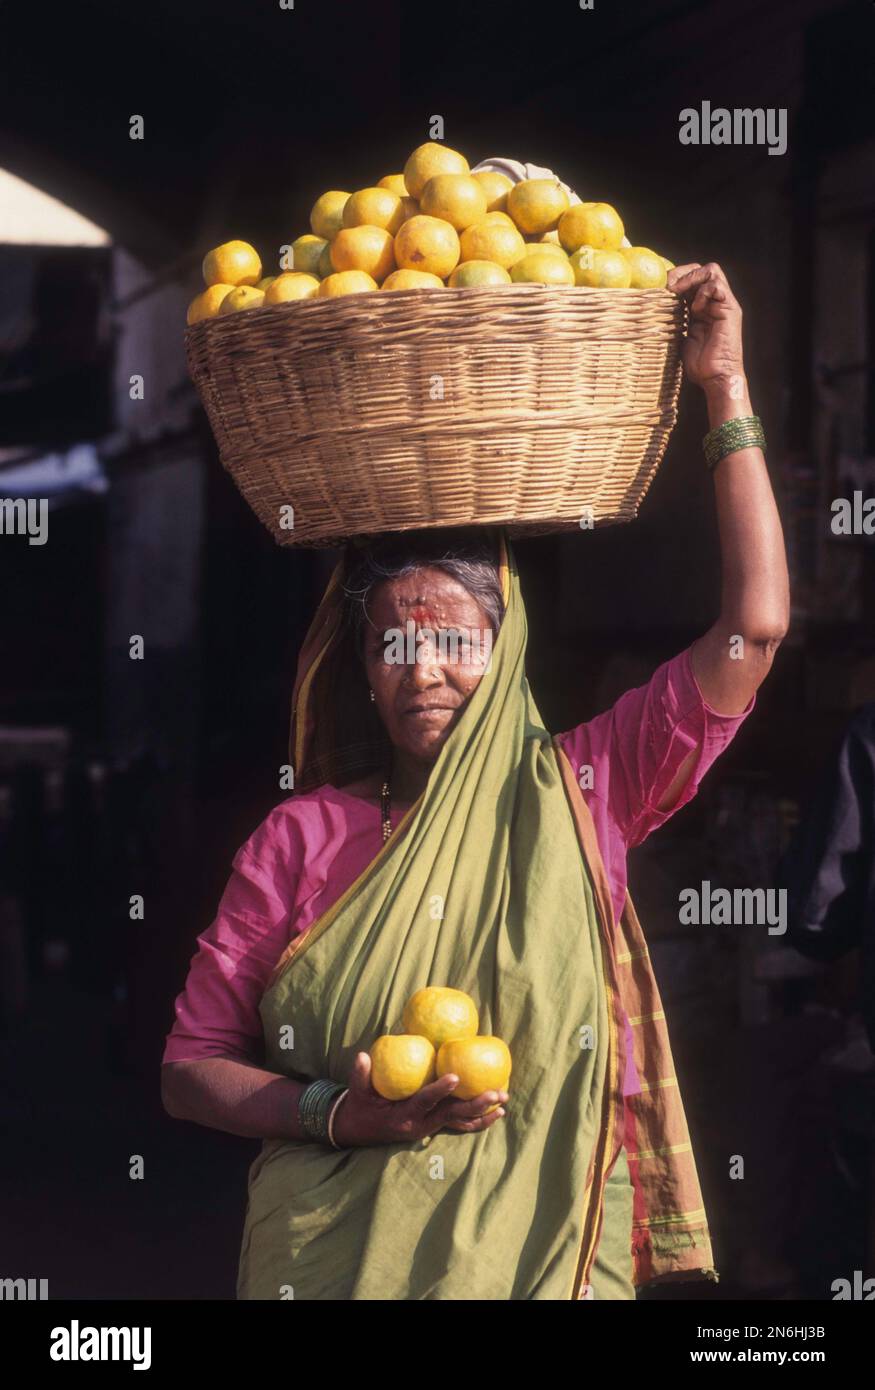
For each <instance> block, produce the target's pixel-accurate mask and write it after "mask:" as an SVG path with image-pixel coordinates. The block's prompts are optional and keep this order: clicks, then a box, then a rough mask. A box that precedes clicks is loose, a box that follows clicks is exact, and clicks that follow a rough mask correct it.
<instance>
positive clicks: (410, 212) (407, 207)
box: [401, 194, 419, 224]
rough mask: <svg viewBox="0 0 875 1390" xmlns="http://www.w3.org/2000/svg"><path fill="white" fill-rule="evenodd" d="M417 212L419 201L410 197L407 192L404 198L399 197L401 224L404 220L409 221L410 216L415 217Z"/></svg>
mask: <svg viewBox="0 0 875 1390" xmlns="http://www.w3.org/2000/svg"><path fill="white" fill-rule="evenodd" d="M418 212H419V203H418V202H417V201H416V199H415V198H411V197H410V195H409V194H407V196H406V197H404V198H402V199H401V222H402V224H403V223H405V222H407V221H409V220H410V218H411V217H415V216H416V214H417V213H418Z"/></svg>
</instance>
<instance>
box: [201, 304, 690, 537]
mask: <svg viewBox="0 0 875 1390" xmlns="http://www.w3.org/2000/svg"><path fill="white" fill-rule="evenodd" d="M684 313H685V310H684V306H683V304H682V302H681V301H680V300H679V299H678V298H677V297H676V296H675V295H673V294H670V293H669V292H668V291H667V290H596V289H584V288H576V287H575V288H565V287H563V288H559V289H556V288H548V287H545V286H540V285H528V284H525V285H512V286H498V287H489V288H483V289H464V290H462V289H460V290H444V291H441V290H405V291H392V292H387V293H379V292H378V293H370V294H360V295H350V296H348V297H345V298H343V299H333V300H332V299H324V300H323V299H315V300H304V301H298V302H295V303H291V304H284V305H277V306H274V307H271V308H266V309H250V310H247V311H246V312H244V313H237V314H229V315H226V316H220V317H218V318H214V319H208V320H206V321H204V322H201V323H198V324H195V325H193V326H192V327H190V328H188V329H187V330H186V351H187V355H188V363H189V370H190V372H191V375H192V378H193V380H194V382H195V385H196V386H197V389H198V392H199V394H200V397H201V400H202V401H203V404H204V406H205V408H206V411H207V414H208V416H209V419H210V424H211V425H212V429H213V433H214V435H215V438H216V442H217V444H218V446H219V452H220V455H221V459H222V462H223V464H224V465H225V467H226V468H227V469H228V471H229V472H230V473H231V475H232V476H233V478H234V481H235V482H236V484H237V486H238V487H239V489H240V491H241V492H242V494H243V496H244V497H245V499H246V501H247V502H248V503H249V505H250V507H252V509H253V511H254V512H255V513H256V514H257V515H258V517H259V518H260V519H261V520H262V521H263V522H264V524H265V526H267V528H268V530H269V531H271V533H272V534H273V536H274V537H275V539H276V540H277V541H278V542H279V543H280V544H281V545H311V546H335V545H340V544H342V543H343V541H344V540H346V539H347V538H348V537H350V536H353V535H357V536H361V535H369V534H374V533H379V532H383V531H404V530H411V529H421V528H423V527H434V526H462V525H478V524H479V525H490V526H495V525H506V526H507V527H508V530H509V532H510V534H511V535H515V536H519V535H527V534H528V535H534V534H543V533H545V532H549V531H562V530H575V529H578V528H579V527H580V526H581V518H582V517H588V516H589V515H591V516H592V518H593V520H594V521H595V522H596V523H599V524H606V523H609V522H620V521H630V520H632V518H633V517H634V516H635V515H636V513H637V511H638V507H639V505H640V503H641V499H642V498H643V497H644V494H645V493H646V491H647V489H648V487H649V485H650V482H651V480H652V478H653V475H654V473H655V471H656V468H657V466H658V464H659V461H660V459H661V458H662V455H663V453H664V451H665V446H666V443H667V440H668V436H669V433H670V431H671V429H672V426H673V425H674V423H675V419H676V416H677V396H678V389H679V385H680V373H681V367H680V348H681V340H682V332H683V326H684ZM289 506H291V508H293V525H291V526H290V524H289V523H290V519H291V518H292V513H291V512H290V511H289ZM283 509H285V510H283Z"/></svg>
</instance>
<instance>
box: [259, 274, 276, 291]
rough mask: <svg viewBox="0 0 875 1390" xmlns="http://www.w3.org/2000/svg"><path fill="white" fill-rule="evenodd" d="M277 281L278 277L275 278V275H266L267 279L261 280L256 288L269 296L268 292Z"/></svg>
mask: <svg viewBox="0 0 875 1390" xmlns="http://www.w3.org/2000/svg"><path fill="white" fill-rule="evenodd" d="M275 279H276V276H275V275H266V276H265V278H264V279H263V280H259V282H258V284H257V285H256V286H255V288H256V289H257V290H264V292H265V294H267V292H268V290H269V289H270V287H271V285H272V284H273V282H274V280H275Z"/></svg>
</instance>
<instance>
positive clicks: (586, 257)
mask: <svg viewBox="0 0 875 1390" xmlns="http://www.w3.org/2000/svg"><path fill="white" fill-rule="evenodd" d="M571 265H572V267H573V269H574V283H575V284H576V285H591V286H593V288H595V289H600V290H626V289H628V288H629V285H630V283H631V280H632V271H631V268H630V266H629V262H628V261H627V260H626V257H625V256H624V255H623V254H622V253H621V252H620V251H596V250H594V249H593V247H592V246H581V247H580V249H579V250H578V251H575V253H574V255H573V256H572V257H571Z"/></svg>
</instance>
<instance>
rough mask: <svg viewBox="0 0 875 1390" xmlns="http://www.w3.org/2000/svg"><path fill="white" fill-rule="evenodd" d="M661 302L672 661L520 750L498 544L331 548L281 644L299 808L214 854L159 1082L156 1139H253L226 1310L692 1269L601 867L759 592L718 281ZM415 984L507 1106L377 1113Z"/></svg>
mask: <svg viewBox="0 0 875 1390" xmlns="http://www.w3.org/2000/svg"><path fill="white" fill-rule="evenodd" d="M669 287H670V288H671V289H672V290H673V291H674V292H675V293H678V294H680V295H683V296H684V297H685V298H686V299H687V300H688V301H689V303H690V316H691V317H690V330H689V335H688V337H687V340H686V344H685V354H684V360H685V367H686V373H687V376H688V377H689V378H690V379H691V380H692V381H693V382H695V383H697V384H698V385H699V386H700V387H701V388H702V389H703V390H704V392H705V395H706V398H707V404H708V411H709V415H710V422H711V434H710V435H709V437H708V440H707V441H706V445H707V450H706V452H707V454H708V456H709V462H711V463H712V464H714V482H715V490H716V502H717V510H718V515H719V523H720V538H721V548H722V559H723V598H722V607H721V612H720V616H719V618H718V619H717V621H716V622H715V623H714V625H713V626H712V627H711V628H710V629H709V630H708V631H707V632H706V633H705V635H704V636H703V637H701V638H700V639H699V640H698V641H696V642H695V643H694V644H693V646H692V647H691V648H690V649H689V650H687V651H684V652H682V653H681V654H680V655H678V656H676V657H675V658H674V659H673V660H671V661H668V662H667V663H665V665H663V666H661V667H660V668H659V669H658V670H657V671H656V672H655V674H654V675H653V677H652V679H651V680H650V682H649V684H648V685H646V686H644V687H642V688H641V689H637V690H631V691H629V692H628V693H627V694H626V695H624V696H623V697H622V699H620V700H619V701H618V703H617V704H616V705H615V706H614V708H613V709H611V710H609V711H608V712H607V713H605V714H602V715H599V716H598V717H597V718H595V719H593V720H591V721H590V722H588V723H584V724H580V725H578V726H577V727H576V728H573V729H571V730H569V731H567V732H565V733H561V734H558V735H556V736H551V735H550V734H549V733H548V732H547V730H546V729H545V728H544V726H543V722H542V720H541V718H540V716H539V714H538V710H537V708H536V706H535V703H534V701H533V699H532V695H531V692H530V690H529V686H528V683H527V681H526V677H525V674H524V658H525V650H526V620H525V612H524V607H523V603H522V599H521V595H520V590H519V583H518V577H517V572H516V566H515V563H514V557H513V553H512V550H511V547H510V545H509V543H508V541H507V538H506V535H505V534H504V532H501V531H499V532H496V533H492V532H489V531H483V530H481V531H476V532H474V533H472V534H469V535H467V536H462V537H460V536H452V535H448V534H446V533H444V534H440V533H418V534H415V535H408V536H401V537H394V538H384V539H383V540H382V541H376V542H374V543H373V544H372V545H365V546H361V545H359V546H355V545H350V546H348V547H347V551H346V553H345V554H344V557H343V559H342V560H341V562H340V563H339V564H338V566H337V569H336V570H335V573H334V575H333V577H332V580H331V582H330V584H329V586H328V589H327V591H326V594H325V596H324V598H323V601H322V604H321V605H320V608H319V611H318V612H317V615H316V618H315V619H314V622H313V624H312V626H311V629H310V632H309V634H308V636H307V639H306V642H305V644H304V648H303V650H302V653H301V657H300V663H299V671H298V679H297V682H296V686H295V694H294V711H293V727H292V756H293V767H294V772H295V779H296V781H295V786H296V794H295V795H294V796H293V797H291V798H290V799H289V800H286V801H284V802H283V803H282V804H280V805H279V806H278V807H277V808H276V809H275V810H274V811H273V812H272V813H271V814H270V815H269V816H268V817H267V819H266V820H265V821H264V823H263V824H262V825H261V826H260V827H259V828H258V829H257V830H256V831H255V833H254V834H253V835H252V836H251V838H250V839H249V840H248V841H247V843H246V844H245V845H244V846H243V847H242V848H241V849H240V851H239V852H238V854H237V856H236V858H235V860H234V871H233V874H232V877H231V879H230V882H229V884H228V887H227V889H226V892H225V895H224V897H223V899H222V902H221V904H220V907H219V912H218V916H217V918H216V920H215V922H214V923H213V925H212V926H211V927H210V929H209V930H208V931H206V932H205V933H204V934H203V936H201V938H200V939H199V943H198V950H197V954H196V955H195V958H194V960H193V963H192V966H191V969H190V973H189V976H188V980H187V983H186V987H185V991H184V993H183V994H182V995H180V997H179V999H178V1001H177V1005H176V1022H175V1024H174V1027H173V1029H172V1031H171V1033H170V1035H169V1037H168V1040H167V1048H166V1052H165V1056H164V1066H163V1069H162V1081H163V1096H164V1103H165V1106H166V1108H167V1110H168V1111H169V1113H170V1114H171V1115H173V1116H176V1117H178V1118H182V1119H189V1120H193V1121H195V1122H197V1123H200V1124H204V1125H209V1126H212V1127H214V1128H217V1129H223V1130H226V1131H228V1132H230V1133H232V1134H239V1135H244V1136H248V1137H257V1138H260V1139H262V1140H263V1141H264V1142H263V1146H262V1149H261V1152H260V1154H259V1156H258V1158H257V1159H256V1160H255V1162H254V1164H253V1165H252V1168H251V1171H250V1182H249V1201H248V1209H247V1214H246V1223H245V1231H244V1238H243V1248H242V1253H241V1259H240V1271H239V1280H238V1294H239V1296H240V1297H242V1298H248V1299H250V1298H254V1299H276V1298H290V1297H294V1298H303V1299H341V1300H343V1299H400V1300H415V1299H568V1298H571V1299H586V1298H592V1297H594V1298H628V1299H632V1298H634V1297H635V1291H636V1288H637V1287H641V1286H643V1285H645V1284H649V1283H652V1282H655V1281H656V1280H660V1279H665V1278H706V1279H707V1278H711V1279H715V1278H716V1277H717V1275H716V1271H715V1270H714V1266H713V1258H712V1254H711V1247H710V1240H709V1234H708V1225H707V1220H706V1215H705V1212H704V1210H703V1204H702V1197H701V1191H700V1189H699V1184H698V1179H697V1175H696V1167H695V1161H694V1158H693V1154H692V1151H691V1146H690V1141H689V1134H688V1131H687V1127H686V1122H685V1118H684V1111H683V1105H682V1102H681V1098H680V1094H679V1090H678V1085H677V1077H676V1076H675V1073H674V1068H673V1064H672V1056H671V1048H670V1046H669V1041H668V1035H667V1032H666V1024H665V1018H664V1014H663V1012H662V1009H661V1006H660V1000H659V994H658V990H657V987H656V984H655V981H654V978H653V973H652V969H651V967H650V963H649V957H648V953H647V947H646V942H645V939H644V937H643V935H642V933H641V929H640V927H639V925H638V922H637V919H636V917H635V913H634V909H633V907H632V904H631V901H630V900H629V897H628V894H627V891H626V852H627V849H628V848H629V847H630V846H632V845H637V844H640V842H641V841H642V840H643V839H644V838H645V836H647V835H648V834H649V833H650V832H651V831H652V830H654V829H655V828H656V827H658V826H659V825H661V824H662V823H663V821H664V820H666V819H667V817H668V816H670V815H671V814H672V813H673V812H674V811H676V810H677V809H678V808H679V807H681V806H683V805H684V804H685V803H686V802H688V801H689V800H690V798H691V797H692V796H693V795H694V793H695V790H696V788H697V786H698V783H699V781H700V779H701V777H702V776H703V775H704V773H705V772H706V770H707V768H708V767H709V766H710V764H711V763H712V762H713V761H714V759H715V757H716V756H717V755H718V754H719V753H720V752H721V750H722V749H723V748H724V747H725V746H726V745H727V743H728V742H729V741H730V739H731V738H732V736H733V734H734V732H735V730H736V729H737V728H738V725H739V723H740V722H741V720H742V719H743V718H744V717H745V716H746V715H747V714H748V713H749V712H750V710H751V709H752V707H753V703H754V695H755V691H756V689H757V687H758V686H759V684H760V682H761V681H762V680H763V679H764V677H765V676H766V674H767V672H768V671H769V668H770V666H771V662H772V658H773V655H774V652H775V649H776V648H777V646H778V643H779V642H780V640H781V638H782V637H783V635H784V632H785V630H786V626H787V621H788V590H787V572H786V565H785V559H784V551H783V544H782V539H781V529H780V523H779V520H778V515H777V511H776V507H775V503H774V499H773V497H772V492H771V489H770V486H769V480H768V476H767V472H766V468H765V463H764V459H763V454H762V452H761V449H760V447H759V445H758V442H757V441H760V442H762V441H761V432H760V431H759V426H758V422H757V421H756V419H755V417H752V414H751V404H750V400H749V396H748V392H747V385H746V380H745V375H744V367H743V363H742V343H741V310H740V308H739V306H738V304H737V302H736V300H735V299H734V297H733V295H732V293H731V291H730V289H729V286H728V284H727V282H726V279H725V277H724V275H723V273H722V272H721V270H720V268H719V267H718V266H716V265H706V266H699V265H688V266H681V267H679V268H677V269H676V270H674V271H672V272H671V275H670V283H669ZM399 632H400V633H401V634H404V635H405V636H412V637H414V638H415V641H413V642H412V643H408V644H407V646H406V647H405V646H401V647H399V643H398V641H397V638H398V634H399ZM448 634H450V635H451V634H455V637H452V636H450V637H449V638H448ZM484 639H485V640H484ZM429 984H432V985H449V986H452V987H454V988H458V989H462V990H465V991H466V992H467V993H469V994H470V995H472V997H473V998H474V999H475V1001H476V1002H477V1005H478V1008H479V1010H480V1031H481V1033H492V1034H495V1035H497V1036H499V1037H502V1038H503V1039H504V1040H505V1041H506V1042H507V1043H508V1045H509V1047H510V1050H511V1054H512V1057H513V1072H512V1076H511V1081H510V1084H509V1089H508V1090H500V1091H487V1092H486V1093H484V1094H482V1095H480V1096H477V1097H476V1098H475V1099H473V1100H467V1099H466V1100H460V1099H458V1098H456V1097H454V1094H453V1093H454V1090H455V1088H456V1085H457V1084H458V1078H457V1077H456V1076H455V1075H453V1074H450V1075H445V1076H442V1077H440V1079H438V1080H436V1081H434V1082H433V1083H431V1084H427V1085H425V1086H424V1087H422V1089H421V1090H419V1091H418V1092H417V1093H416V1094H415V1095H413V1096H412V1097H411V1098H410V1099H408V1100H399V1101H390V1100H385V1099H383V1098H382V1097H381V1096H380V1095H378V1094H377V1092H376V1091H375V1089H374V1088H373V1087H372V1085H371V1081H370V1059H369V1055H368V1048H369V1047H370V1046H371V1044H372V1043H373V1041H374V1040H375V1039H376V1038H377V1037H378V1036H379V1035H381V1034H383V1033H386V1032H393V1031H394V1032H397V1031H400V1021H401V1015H402V1012H403V1008H404V1004H405V1002H406V1000H407V999H408V998H409V997H410V995H411V994H412V993H413V992H414V991H415V990H417V989H419V988H420V987H422V986H424V985H429Z"/></svg>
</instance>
